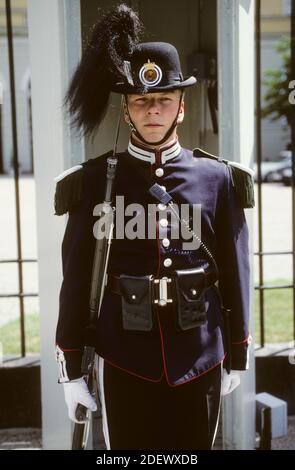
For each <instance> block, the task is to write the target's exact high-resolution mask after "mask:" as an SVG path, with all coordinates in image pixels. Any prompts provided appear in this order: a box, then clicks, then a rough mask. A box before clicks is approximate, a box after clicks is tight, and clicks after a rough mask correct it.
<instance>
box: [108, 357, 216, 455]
mask: <svg viewBox="0 0 295 470" xmlns="http://www.w3.org/2000/svg"><path fill="white" fill-rule="evenodd" d="M99 360H100V361H103V368H102V372H101V374H100V387H103V395H102V397H103V402H104V403H102V408H104V411H103V413H105V417H104V425H105V426H107V434H108V440H109V448H110V449H111V450H112V449H113V450H122V449H128V450H131V449H141V450H142V449H151V450H152V449H162V450H164V449H179V450H180V449H183V450H184V449H186V450H199V449H210V448H211V447H212V445H213V439H214V437H215V430H216V426H217V421H218V415H219V406H220V385H221V367H220V366H217V367H215V368H214V369H212V370H211V371H210V372H208V373H206V374H204V375H203V376H201V377H200V378H198V379H195V380H192V381H190V382H187V383H185V384H183V385H178V386H176V387H171V386H170V385H168V383H167V381H166V378H165V376H163V377H162V380H161V381H160V382H150V381H147V380H144V379H141V378H138V377H136V376H134V375H132V374H129V373H127V372H124V371H122V370H120V369H119V368H117V367H114V366H112V365H111V364H109V363H108V362H106V361H104V360H103V359H101V358H100V359H99ZM102 382H103V383H102Z"/></svg>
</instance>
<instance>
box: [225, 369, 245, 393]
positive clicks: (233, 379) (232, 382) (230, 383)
mask: <svg viewBox="0 0 295 470" xmlns="http://www.w3.org/2000/svg"><path fill="white" fill-rule="evenodd" d="M240 383H241V379H240V371H239V370H232V371H230V373H229V374H228V372H226V370H225V369H223V373H222V379H221V395H222V396H224V395H228V394H229V393H231V392H232V391H233V390H234V389H235V388H237V387H238V386H239V385H240Z"/></svg>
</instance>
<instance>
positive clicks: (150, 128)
mask: <svg viewBox="0 0 295 470" xmlns="http://www.w3.org/2000/svg"><path fill="white" fill-rule="evenodd" d="M180 95H181V92H180V90H173V91H167V92H161V93H146V94H145V95H135V94H134V95H128V97H127V99H128V110H129V114H130V117H131V119H132V121H133V123H134V124H135V127H136V128H137V130H138V131H139V132H140V134H141V135H142V136H143V138H144V139H145V140H146V141H147V142H158V141H160V140H162V139H163V137H164V136H165V134H166V132H167V131H168V129H169V128H170V126H171V125H172V123H173V121H174V119H175V117H176V114H177V111H178V107H179V99H180ZM124 116H125V121H126V122H129V116H128V112H127V106H126V104H125V109H124ZM183 117H184V103H183V102H182V103H181V106H180V112H179V115H178V123H180V122H182V121H183ZM175 135H176V128H175V129H174V132H173V134H172V135H170V136H169V140H171V139H172V138H173V137H174V136H175ZM162 145H163V144H162Z"/></svg>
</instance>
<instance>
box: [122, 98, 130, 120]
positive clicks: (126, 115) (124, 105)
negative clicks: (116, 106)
mask: <svg viewBox="0 0 295 470" xmlns="http://www.w3.org/2000/svg"><path fill="white" fill-rule="evenodd" d="M123 114H124V121H125V122H127V124H129V122H130V120H129V114H128V111H127V105H126V103H123Z"/></svg>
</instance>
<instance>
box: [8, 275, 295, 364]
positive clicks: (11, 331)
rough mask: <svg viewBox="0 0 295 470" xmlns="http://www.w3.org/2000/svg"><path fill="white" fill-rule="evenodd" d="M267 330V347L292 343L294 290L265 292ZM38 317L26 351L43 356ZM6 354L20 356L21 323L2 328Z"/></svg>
mask: <svg viewBox="0 0 295 470" xmlns="http://www.w3.org/2000/svg"><path fill="white" fill-rule="evenodd" d="M282 284H284V285H285V284H290V281H289V282H288V281H286V280H284V279H283V280H282V279H277V280H275V281H272V282H271V283H268V285H282ZM258 294H259V293H258V291H257V290H255V294H254V298H255V340H256V343H259V342H260V323H259V295H258ZM264 309H265V318H264V328H265V342H266V343H286V342H289V341H292V339H293V292H292V289H274V290H268V291H265V292H264ZM39 328H40V325H39V314H37V313H33V314H30V315H26V317H25V331H26V351H27V353H28V354H29V353H39V352H40V338H39ZM0 338H1V342H2V346H3V354H4V355H5V356H6V355H19V354H20V326H19V320H14V321H11V322H10V323H7V324H6V325H4V326H3V327H1V328H0Z"/></svg>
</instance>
